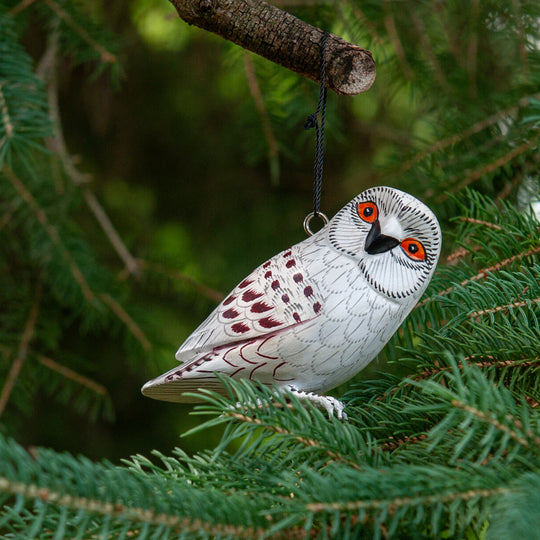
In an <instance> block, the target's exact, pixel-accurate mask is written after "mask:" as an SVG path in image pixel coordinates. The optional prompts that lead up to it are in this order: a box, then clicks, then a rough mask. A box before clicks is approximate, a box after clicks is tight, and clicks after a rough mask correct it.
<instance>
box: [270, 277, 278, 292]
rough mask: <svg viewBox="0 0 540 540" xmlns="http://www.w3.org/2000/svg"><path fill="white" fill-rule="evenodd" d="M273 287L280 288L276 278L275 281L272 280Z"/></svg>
mask: <svg viewBox="0 0 540 540" xmlns="http://www.w3.org/2000/svg"><path fill="white" fill-rule="evenodd" d="M272 289H274V291H275V290H277V289H279V281H278V280H277V279H274V281H272Z"/></svg>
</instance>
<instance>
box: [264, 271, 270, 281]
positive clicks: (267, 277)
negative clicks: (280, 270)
mask: <svg viewBox="0 0 540 540" xmlns="http://www.w3.org/2000/svg"><path fill="white" fill-rule="evenodd" d="M264 277H265V278H266V279H269V278H271V277H272V270H268V272H266V274H264Z"/></svg>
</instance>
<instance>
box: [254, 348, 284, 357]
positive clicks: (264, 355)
mask: <svg viewBox="0 0 540 540" xmlns="http://www.w3.org/2000/svg"><path fill="white" fill-rule="evenodd" d="M257 354H258V355H259V356H260V357H262V358H268V360H277V359H278V358H279V357H278V356H269V355H268V354H263V353H260V352H259V349H257Z"/></svg>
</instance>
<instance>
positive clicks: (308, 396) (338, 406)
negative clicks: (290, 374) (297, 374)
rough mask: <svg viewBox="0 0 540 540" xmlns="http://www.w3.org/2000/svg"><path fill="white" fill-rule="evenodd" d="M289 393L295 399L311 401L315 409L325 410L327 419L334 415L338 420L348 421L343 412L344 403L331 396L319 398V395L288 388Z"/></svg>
mask: <svg viewBox="0 0 540 540" xmlns="http://www.w3.org/2000/svg"><path fill="white" fill-rule="evenodd" d="M289 391H290V392H291V394H293V395H295V396H296V397H297V398H299V399H305V400H307V401H311V403H313V404H314V405H316V406H317V407H321V408H323V409H325V411H326V412H327V413H328V417H329V418H331V417H332V416H334V413H335V415H336V417H337V419H338V420H345V421H348V420H349V417H348V416H347V413H346V412H345V411H344V410H343V409H344V408H345V403H343V402H342V401H339V399H336V398H334V397H332V396H320V395H319V394H314V393H313V392H303V391H300V390H296V389H295V388H289Z"/></svg>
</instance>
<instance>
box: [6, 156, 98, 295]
mask: <svg viewBox="0 0 540 540" xmlns="http://www.w3.org/2000/svg"><path fill="white" fill-rule="evenodd" d="M2 173H3V175H4V176H5V177H6V178H7V179H8V181H9V182H10V184H11V185H12V186H13V188H14V189H15V190H16V191H17V193H18V194H19V195H20V196H21V198H22V199H23V200H24V202H25V203H26V204H27V205H28V206H29V207H30V209H31V210H32V212H33V214H34V216H35V218H36V219H37V221H38V222H39V223H40V224H41V225H42V227H43V228H44V229H45V232H46V233H47V235H48V237H49V238H50V240H51V242H52V243H53V244H54V245H55V246H56V247H57V248H58V250H59V252H60V253H61V255H62V256H63V257H64V259H65V261H66V263H67V265H68V266H69V268H70V271H71V274H72V276H73V278H74V279H75V281H76V282H77V284H78V285H79V287H80V289H81V292H82V294H83V296H84V298H85V299H86V300H87V301H89V302H92V301H94V300H95V295H94V292H93V291H92V290H91V289H90V286H89V285H88V282H87V281H86V278H85V277H84V275H83V273H82V271H81V269H80V268H79V267H78V266H77V264H76V263H75V260H74V259H73V257H72V255H71V253H70V252H69V250H68V249H67V248H66V246H65V245H64V244H63V242H62V240H61V238H60V235H59V233H58V230H57V229H56V228H55V227H54V226H53V225H52V224H51V223H50V221H49V219H48V218H47V214H46V213H45V211H44V210H43V209H42V208H41V206H40V205H39V203H38V201H37V200H36V199H35V198H34V196H33V195H32V194H31V193H30V191H29V190H28V189H27V188H26V186H25V185H24V184H23V182H22V181H21V180H20V178H19V177H18V176H17V175H16V174H15V173H14V172H13V171H12V170H11V169H9V168H8V167H7V166H5V165H4V167H3V169H2Z"/></svg>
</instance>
